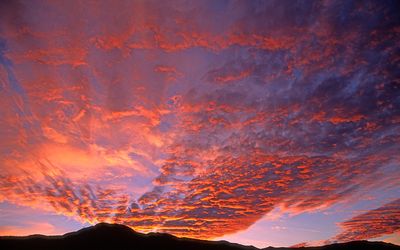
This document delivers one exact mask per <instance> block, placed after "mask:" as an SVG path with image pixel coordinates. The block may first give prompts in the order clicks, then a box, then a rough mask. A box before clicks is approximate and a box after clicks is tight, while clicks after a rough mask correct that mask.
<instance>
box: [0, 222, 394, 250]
mask: <svg viewBox="0 0 400 250" xmlns="http://www.w3.org/2000/svg"><path fill="white" fill-rule="evenodd" d="M0 249H2V250H8V249H35V250H36V249H38V250H39V249H71V250H78V249H85V250H89V249H96V250H97V249H132V250H142V249H143V250H144V249H146V250H147V249H148V250H152V249H160V250H170V249H171V250H172V249H173V250H200V249H202V250H209V249H210V250H211V249H212V250H217V249H219V250H258V248H256V247H253V246H242V245H239V244H233V243H229V242H226V241H203V240H194V239H187V238H177V237H175V236H172V235H169V234H159V233H149V234H141V233H137V232H135V231H133V230H132V229H131V228H129V227H126V226H123V225H117V224H106V223H101V224H98V225H96V226H93V227H88V228H84V229H82V230H79V231H77V232H73V233H67V234H65V235H62V236H43V235H32V236H26V237H14V236H0ZM267 249H268V250H273V249H277V250H278V249H279V250H289V249H304V250H322V249H326V250H336V249H365V250H369V249H371V250H389V249H393V250H394V249H396V250H400V246H396V245H392V244H388V243H383V242H368V241H354V242H349V243H342V244H333V245H327V246H323V247H306V248H273V247H267V248H265V250H267Z"/></svg>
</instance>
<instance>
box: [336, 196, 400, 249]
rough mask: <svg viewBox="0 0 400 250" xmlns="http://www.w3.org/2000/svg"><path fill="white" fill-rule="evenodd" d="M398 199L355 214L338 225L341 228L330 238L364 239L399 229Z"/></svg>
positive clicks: (399, 204) (399, 201) (399, 202)
mask: <svg viewBox="0 0 400 250" xmlns="http://www.w3.org/2000/svg"><path fill="white" fill-rule="evenodd" d="M399 224H400V199H397V200H394V201H392V202H390V203H387V204H385V205H383V206H381V207H379V208H377V209H374V210H371V211H368V212H365V213H363V214H360V215H357V216H355V217H353V218H351V219H349V220H347V221H344V222H341V223H340V224H339V225H340V227H341V229H342V232H340V233H339V234H338V235H336V236H335V237H334V238H333V239H332V240H333V241H338V242H345V241H352V240H365V239H371V238H376V237H380V236H383V235H389V234H393V233H398V232H399V231H400V226H399Z"/></svg>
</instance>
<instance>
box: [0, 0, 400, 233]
mask: <svg viewBox="0 0 400 250" xmlns="http://www.w3.org/2000/svg"><path fill="white" fill-rule="evenodd" d="M1 4H2V6H0V14H1V16H4V17H3V18H2V21H1V22H0V84H1V85H0V95H1V96H0V100H1V105H0V115H1V120H0V131H1V132H0V138H1V140H0V160H1V165H0V170H1V178H0V191H1V192H0V200H5V201H9V202H13V203H16V204H20V205H28V206H35V207H39V208H42V209H44V210H48V211H56V212H58V213H61V214H65V215H68V216H71V217H74V218H76V219H78V220H82V221H87V222H90V223H95V222H100V221H112V222H118V223H124V224H126V225H130V226H132V227H133V228H134V229H137V230H141V231H145V232H146V231H155V230H156V231H163V232H169V233H173V234H176V235H180V236H189V237H198V238H213V237H219V236H222V235H224V234H228V233H234V232H237V231H239V230H244V229H246V228H248V227H249V226H251V225H252V224H253V223H254V222H256V221H257V220H259V219H260V218H261V217H263V216H264V215H266V214H268V213H269V212H270V211H271V210H273V209H274V208H281V209H282V210H283V211H287V212H290V213H303V212H306V211H315V210H320V209H324V208H327V207H330V206H331V205H332V204H336V203H338V202H346V201H347V200H349V199H355V197H360V194H368V192H369V191H370V190H374V189H377V188H387V187H390V188H392V189H398V188H399V182H398V180H399V179H400V173H399V171H398V167H399V161H400V157H399V156H398V152H399V150H400V99H399V96H400V82H399V74H400V73H399V72H400V69H399V66H398V65H400V64H399V59H400V57H399V53H398V52H399V43H398V41H399V36H400V21H399V19H398V11H399V6H398V3H397V2H392V1H379V2H376V1H371V2H369V1H366V2H362V3H361V2H356V1H354V2H353V1H346V2H335V1H324V2H311V1H298V2H292V1H290V2H289V1H267V2H257V1H254V2H246V1H202V2H197V1H190V3H186V4H185V3H184V2H180V1H173V2H171V3H170V4H167V3H164V2H162V1H128V2H123V1H122V2H119V3H118V4H112V3H111V2H108V1H99V2H93V3H89V2H80V1H72V2H18V1H15V2H12V3H1ZM85 9H90V10H91V11H89V12H86V11H84V10H85ZM115 13H119V14H118V15H117V16H116V15H115ZM204 17H207V18H204ZM390 204H391V203H390ZM390 204H389V205H388V206H389V207H390V206H392V205H390ZM374 211H375V210H374ZM374 211H372V212H371V213H372V214H374ZM391 211H395V210H393V209H388V210H385V209H383V210H382V211H381V212H383V213H386V212H388V214H390V212H391ZM395 213H397V212H395ZM367 214H368V213H367ZM365 216H367V217H369V216H370V215H365ZM361 217H362V218H364V217H363V216H361ZM355 221H358V219H355ZM356 224H357V223H355V224H354V223H353V222H352V220H350V221H348V222H344V223H343V224H342V226H343V228H344V230H345V231H344V232H343V234H340V235H339V236H337V240H339V241H346V240H348V239H350V238H349V237H353V238H354V239H357V237H356V236H354V235H352V233H351V232H353V233H354V232H357V230H358V229H357V230H356V229H353V227H356V226H354V225H356ZM385 228H389V227H386V226H385ZM377 230H378V229H377ZM378 231H379V230H378ZM377 234H379V233H376V234H375V233H373V232H372V231H371V235H367V236H366V238H368V237H375V236H376V235H377ZM364 235H365V234H364ZM363 237H364V236H363Z"/></svg>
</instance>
